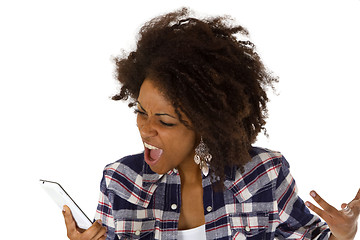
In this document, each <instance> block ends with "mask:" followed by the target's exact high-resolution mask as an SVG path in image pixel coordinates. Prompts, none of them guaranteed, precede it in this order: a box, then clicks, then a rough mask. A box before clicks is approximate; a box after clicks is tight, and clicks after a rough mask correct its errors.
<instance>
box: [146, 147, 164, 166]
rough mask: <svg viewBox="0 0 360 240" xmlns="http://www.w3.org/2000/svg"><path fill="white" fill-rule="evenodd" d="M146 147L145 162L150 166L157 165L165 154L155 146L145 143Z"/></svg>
mask: <svg viewBox="0 0 360 240" xmlns="http://www.w3.org/2000/svg"><path fill="white" fill-rule="evenodd" d="M144 147H145V153H144V157H145V162H146V163H147V164H149V165H154V164H156V163H157V162H158V161H159V159H160V157H161V155H162V154H163V150H162V149H160V148H157V147H155V146H152V145H150V144H148V143H146V142H144Z"/></svg>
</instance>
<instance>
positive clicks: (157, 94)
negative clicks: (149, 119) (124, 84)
mask: <svg viewBox="0 0 360 240" xmlns="http://www.w3.org/2000/svg"><path fill="white" fill-rule="evenodd" d="M138 101H139V102H140V104H141V105H142V106H143V107H145V106H148V107H150V108H154V110H155V109H156V108H164V109H167V110H168V111H172V112H175V109H174V107H173V106H172V104H171V102H170V101H169V100H168V99H167V98H166V97H165V94H164V93H163V92H162V91H161V90H160V88H158V87H157V86H156V83H155V82H154V81H152V80H151V79H148V78H146V79H145V80H144V82H143V84H142V85H141V87H140V93H139V97H138Z"/></svg>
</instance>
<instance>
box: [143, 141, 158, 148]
mask: <svg viewBox="0 0 360 240" xmlns="http://www.w3.org/2000/svg"><path fill="white" fill-rule="evenodd" d="M144 146H145V147H146V148H148V149H159V148H157V147H154V146H151V145H149V144H147V143H145V142H144Z"/></svg>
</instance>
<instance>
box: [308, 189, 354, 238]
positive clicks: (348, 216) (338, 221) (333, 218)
mask: <svg viewBox="0 0 360 240" xmlns="http://www.w3.org/2000/svg"><path fill="white" fill-rule="evenodd" d="M310 195H311V196H312V197H313V198H314V200H315V201H316V202H317V203H318V204H319V205H320V206H321V207H322V208H323V209H321V208H318V207H316V206H315V205H313V204H311V203H310V202H306V203H305V204H306V206H308V207H309V208H310V209H311V210H313V211H314V212H315V213H317V214H318V215H319V216H320V217H321V218H322V219H324V220H325V222H326V223H327V224H328V226H329V228H330V231H331V233H332V236H331V238H330V239H339V240H352V239H354V238H355V234H356V231H357V219H358V217H359V212H360V189H359V191H358V193H357V194H356V197H355V198H354V200H352V201H351V202H350V203H349V204H346V203H343V204H342V205H341V208H342V209H341V210H337V209H336V208H334V207H333V206H331V205H330V204H328V203H327V202H326V201H325V200H324V199H322V198H321V197H320V196H319V195H318V194H317V193H316V192H315V191H311V192H310ZM334 237H335V238H334Z"/></svg>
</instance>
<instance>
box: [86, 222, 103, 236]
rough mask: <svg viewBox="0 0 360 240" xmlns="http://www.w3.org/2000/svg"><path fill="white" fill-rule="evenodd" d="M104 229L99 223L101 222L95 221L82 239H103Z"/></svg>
mask: <svg viewBox="0 0 360 240" xmlns="http://www.w3.org/2000/svg"><path fill="white" fill-rule="evenodd" d="M105 234H106V227H104V226H103V225H102V223H101V220H97V221H95V222H94V223H93V225H91V227H89V228H88V229H87V230H86V231H85V232H84V233H83V235H84V237H86V239H92V240H98V239H105V238H106V237H105Z"/></svg>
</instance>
